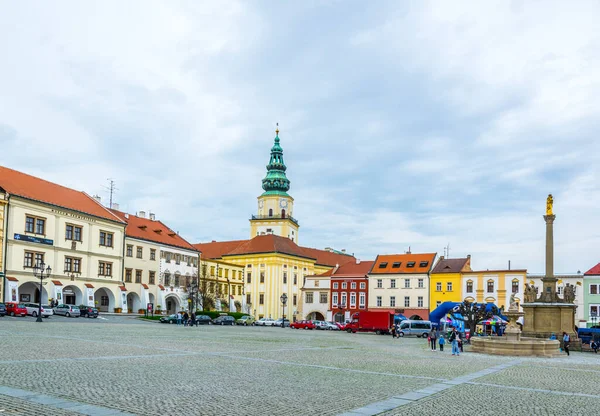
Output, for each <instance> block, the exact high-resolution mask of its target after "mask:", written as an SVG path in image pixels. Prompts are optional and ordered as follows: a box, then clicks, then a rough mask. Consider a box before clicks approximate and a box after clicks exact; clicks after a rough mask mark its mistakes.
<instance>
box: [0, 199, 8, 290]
mask: <svg viewBox="0 0 600 416" xmlns="http://www.w3.org/2000/svg"><path fill="white" fill-rule="evenodd" d="M6 204H7V202H6V196H5V195H4V193H0V295H2V294H3V293H4V240H5V238H6V237H5V236H4V230H5V228H4V217H5V214H4V212H5V210H6ZM2 299H4V297H2Z"/></svg>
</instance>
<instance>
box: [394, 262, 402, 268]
mask: <svg viewBox="0 0 600 416" xmlns="http://www.w3.org/2000/svg"><path fill="white" fill-rule="evenodd" d="M400 264H402V262H399V261H395V262H393V263H392V269H399V268H400Z"/></svg>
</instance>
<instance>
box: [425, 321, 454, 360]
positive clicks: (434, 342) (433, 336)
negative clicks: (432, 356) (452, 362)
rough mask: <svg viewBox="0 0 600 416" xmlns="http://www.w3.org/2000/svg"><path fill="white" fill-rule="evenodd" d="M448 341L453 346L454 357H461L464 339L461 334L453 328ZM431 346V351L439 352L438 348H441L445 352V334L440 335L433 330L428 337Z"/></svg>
mask: <svg viewBox="0 0 600 416" xmlns="http://www.w3.org/2000/svg"><path fill="white" fill-rule="evenodd" d="M447 336H448V341H449V342H450V345H451V346H452V355H456V356H458V355H460V353H461V352H463V339H462V335H461V334H460V332H458V331H457V330H456V328H452V331H451V332H450V333H449V334H448V335H447ZM427 340H428V342H429V344H430V345H431V351H437V346H438V345H439V346H440V351H444V345H445V344H446V338H445V337H444V334H438V331H437V329H436V328H433V329H432V330H431V332H430V333H429V336H428V337H427Z"/></svg>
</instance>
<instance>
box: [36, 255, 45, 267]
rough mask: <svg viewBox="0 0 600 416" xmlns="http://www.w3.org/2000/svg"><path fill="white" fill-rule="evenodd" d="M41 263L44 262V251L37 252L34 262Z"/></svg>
mask: <svg viewBox="0 0 600 416" xmlns="http://www.w3.org/2000/svg"><path fill="white" fill-rule="evenodd" d="M40 263H44V253H35V263H33V264H34V265H36V264H40Z"/></svg>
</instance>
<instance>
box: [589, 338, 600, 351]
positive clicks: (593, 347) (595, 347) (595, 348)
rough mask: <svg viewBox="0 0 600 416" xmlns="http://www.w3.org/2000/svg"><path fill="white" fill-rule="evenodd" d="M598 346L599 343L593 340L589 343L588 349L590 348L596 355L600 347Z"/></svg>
mask: <svg viewBox="0 0 600 416" xmlns="http://www.w3.org/2000/svg"><path fill="white" fill-rule="evenodd" d="M598 344H599V343H598V341H597V340H594V341H592V342H591V343H590V347H591V348H592V349H593V350H594V352H595V353H596V354H598V348H599V347H600V345H598Z"/></svg>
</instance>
